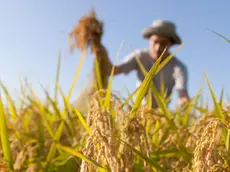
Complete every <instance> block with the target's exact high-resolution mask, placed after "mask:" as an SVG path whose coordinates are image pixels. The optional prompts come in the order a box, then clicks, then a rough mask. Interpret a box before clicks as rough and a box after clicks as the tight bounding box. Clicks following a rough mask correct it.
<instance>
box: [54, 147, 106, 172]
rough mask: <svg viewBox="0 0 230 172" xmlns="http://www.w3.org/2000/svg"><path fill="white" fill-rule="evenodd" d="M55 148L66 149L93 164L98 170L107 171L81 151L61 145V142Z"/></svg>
mask: <svg viewBox="0 0 230 172" xmlns="http://www.w3.org/2000/svg"><path fill="white" fill-rule="evenodd" d="M57 148H58V149H60V150H63V151H66V152H68V153H71V154H72V155H74V156H76V157H78V158H80V159H82V160H84V161H86V162H88V163H90V164H92V165H95V166H96V167H97V168H99V170H101V171H107V170H106V169H105V168H104V167H103V166H102V165H100V164H98V163H97V162H96V161H94V160H91V159H90V158H88V157H86V156H85V155H83V154H82V153H80V152H78V151H76V150H74V149H72V148H70V147H66V146H63V145H61V144H57Z"/></svg>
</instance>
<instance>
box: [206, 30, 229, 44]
mask: <svg viewBox="0 0 230 172" xmlns="http://www.w3.org/2000/svg"><path fill="white" fill-rule="evenodd" d="M208 30H209V31H211V32H213V33H215V34H216V35H218V36H220V37H221V38H223V39H224V40H225V41H227V42H229V43H230V39H228V38H226V37H225V36H223V35H221V34H219V33H217V32H215V31H213V30H211V29H208Z"/></svg>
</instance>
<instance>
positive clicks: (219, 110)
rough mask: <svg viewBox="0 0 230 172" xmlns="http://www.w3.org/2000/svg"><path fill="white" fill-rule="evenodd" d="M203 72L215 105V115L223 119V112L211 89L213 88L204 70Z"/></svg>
mask: <svg viewBox="0 0 230 172" xmlns="http://www.w3.org/2000/svg"><path fill="white" fill-rule="evenodd" d="M204 73H205V78H206V81H207V83H208V87H209V90H210V93H211V96H212V100H213V103H214V105H215V109H216V114H217V117H218V118H220V119H222V120H224V119H225V118H224V114H223V113H222V110H221V107H220V105H219V104H218V102H217V99H216V96H215V93H214V91H213V89H212V87H211V84H210V81H209V79H208V76H207V74H206V72H204Z"/></svg>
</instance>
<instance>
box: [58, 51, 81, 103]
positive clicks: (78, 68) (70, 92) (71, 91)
mask: <svg viewBox="0 0 230 172" xmlns="http://www.w3.org/2000/svg"><path fill="white" fill-rule="evenodd" d="M85 56H86V49H85V50H84V51H83V53H82V56H81V59H80V64H79V65H78V67H77V70H76V73H75V76H74V79H73V82H72V85H71V87H70V90H69V93H68V96H67V101H69V100H70V97H71V95H72V93H73V89H74V87H75V85H76V82H77V79H78V76H79V73H80V71H81V68H82V66H83V63H84V60H85ZM56 84H57V83H56Z"/></svg>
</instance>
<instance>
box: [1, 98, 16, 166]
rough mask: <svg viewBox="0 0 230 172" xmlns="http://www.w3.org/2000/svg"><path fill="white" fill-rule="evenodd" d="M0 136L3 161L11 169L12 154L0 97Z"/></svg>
mask: <svg viewBox="0 0 230 172" xmlns="http://www.w3.org/2000/svg"><path fill="white" fill-rule="evenodd" d="M0 134H1V135H0V136H1V141H2V149H3V155H4V160H5V162H6V163H7V164H8V166H9V167H10V168H11V169H12V168H13V160H12V154H11V150H10V141H9V134H8V129H7V125H6V118H5V115H4V107H3V103H2V97H1V95H0Z"/></svg>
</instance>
